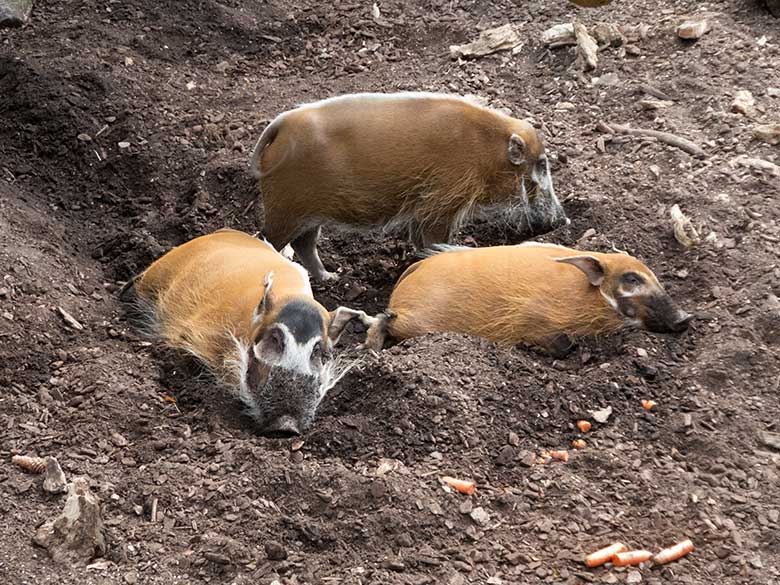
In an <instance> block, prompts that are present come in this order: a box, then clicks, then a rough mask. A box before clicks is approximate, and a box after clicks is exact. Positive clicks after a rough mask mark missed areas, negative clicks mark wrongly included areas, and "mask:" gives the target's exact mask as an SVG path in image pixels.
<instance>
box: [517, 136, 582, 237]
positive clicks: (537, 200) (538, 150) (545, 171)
mask: <svg viewBox="0 0 780 585" xmlns="http://www.w3.org/2000/svg"><path fill="white" fill-rule="evenodd" d="M508 152H509V162H510V163H512V164H513V165H515V166H516V167H518V170H519V171H520V170H522V172H523V175H522V177H521V180H520V193H519V197H518V199H519V203H517V204H516V205H513V206H512V208H511V210H510V212H509V213H510V216H511V217H510V222H512V223H514V224H515V225H517V228H518V230H520V231H522V230H528V231H530V232H531V234H530V235H540V234H545V233H547V232H550V231H552V230H554V229H556V228H558V227H560V226H563V225H568V224H570V223H571V220H569V218H568V217H566V212H565V211H564V209H563V206H562V205H561V202H560V201H558V197H557V196H556V195H555V188H554V187H553V180H552V174H551V172H550V162H549V160H548V158H547V154H546V153H545V152H544V149H543V148H542V146H541V144H537V145H535V147H533V148H532V147H531V145H528V144H527V143H526V141H525V140H524V139H523V138H522V137H521V136H519V135H517V134H513V135H512V137H511V138H510V139H509V151H508Z"/></svg>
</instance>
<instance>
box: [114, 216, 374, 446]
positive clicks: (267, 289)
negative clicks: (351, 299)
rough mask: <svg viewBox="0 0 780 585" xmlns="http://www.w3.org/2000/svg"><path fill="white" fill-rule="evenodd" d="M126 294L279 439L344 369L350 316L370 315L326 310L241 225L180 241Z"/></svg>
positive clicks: (140, 317) (304, 419)
mask: <svg viewBox="0 0 780 585" xmlns="http://www.w3.org/2000/svg"><path fill="white" fill-rule="evenodd" d="M120 294H121V298H122V300H123V301H125V302H127V303H129V305H130V308H131V311H130V313H131V316H133V317H134V318H135V319H136V321H137V322H138V324H140V325H141V326H142V329H144V330H145V332H147V333H149V334H151V335H154V336H157V337H159V338H161V339H162V340H163V341H164V342H165V343H166V344H167V345H169V346H171V347H174V348H176V349H179V350H183V351H186V352H189V353H190V354H192V355H194V356H195V357H196V358H198V359H199V360H201V361H202V362H203V363H205V364H206V366H208V368H209V369H210V370H211V371H212V372H213V373H214V375H215V378H216V379H217V380H219V381H221V382H224V383H226V385H227V386H228V388H229V389H230V390H232V391H233V393H234V394H235V395H236V396H237V397H238V398H239V399H240V400H241V401H242V402H243V403H244V404H245V405H246V407H247V409H248V414H249V415H250V416H252V417H253V418H254V419H255V421H256V422H257V425H258V427H259V430H260V431H261V432H263V433H264V434H266V435H269V436H274V437H288V436H293V435H297V434H300V433H301V432H303V431H304V430H306V428H307V427H308V426H309V425H310V424H311V422H312V420H313V419H314V415H315V412H316V410H317V406H318V405H319V403H320V400H321V399H322V398H323V396H324V395H325V393H326V392H327V391H328V390H329V389H330V388H331V387H332V386H333V385H334V384H335V383H336V382H337V381H338V379H339V378H340V376H341V375H343V368H341V371H339V368H338V367H336V365H335V362H334V360H333V359H332V353H331V350H332V347H333V344H334V343H335V342H336V341H337V340H338V337H339V335H340V334H341V332H342V330H343V328H344V326H345V325H346V324H347V323H348V322H349V320H350V319H351V318H353V317H361V318H363V319H365V313H362V312H359V311H353V310H351V309H347V308H345V307H339V308H338V309H336V310H335V311H332V312H328V311H327V310H326V309H325V308H324V307H323V306H322V305H320V304H319V303H318V302H317V301H315V300H314V297H313V296H312V291H311V287H310V285H309V278H308V275H307V274H306V271H305V270H304V269H303V267H301V266H300V265H298V264H295V263H293V262H291V261H289V260H287V259H286V258H284V257H283V256H282V255H281V254H280V253H279V252H277V251H276V250H274V248H273V246H271V245H270V244H268V243H267V242H263V241H261V240H258V239H257V238H254V237H252V236H250V235H248V234H245V233H242V232H238V231H235V230H220V231H217V232H214V233H213V234H209V235H206V236H201V237H199V238H195V239H194V240H190V241H189V242H187V243H185V244H182V245H181V246H178V247H177V248H174V249H173V250H171V251H170V252H168V253H167V254H165V255H164V256H163V257H162V258H160V259H159V260H157V261H156V262H154V263H153V264H152V265H151V266H149V268H147V269H146V270H145V271H144V272H143V273H141V274H140V275H138V276H136V277H135V278H134V279H132V280H131V281H130V282H128V283H127V284H126V285H125V286H124V287H123V289H122V291H121V293H120Z"/></svg>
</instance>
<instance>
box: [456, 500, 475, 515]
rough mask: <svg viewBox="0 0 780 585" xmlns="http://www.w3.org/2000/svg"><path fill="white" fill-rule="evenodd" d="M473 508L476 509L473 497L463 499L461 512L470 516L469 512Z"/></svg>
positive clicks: (459, 508) (459, 509) (460, 507)
mask: <svg viewBox="0 0 780 585" xmlns="http://www.w3.org/2000/svg"><path fill="white" fill-rule="evenodd" d="M472 510H474V504H473V502H472V501H471V499H468V500H463V501H462V502H461V503H460V506H459V507H458V512H460V513H461V514H463V515H464V516H468V515H469V514H471V512H472Z"/></svg>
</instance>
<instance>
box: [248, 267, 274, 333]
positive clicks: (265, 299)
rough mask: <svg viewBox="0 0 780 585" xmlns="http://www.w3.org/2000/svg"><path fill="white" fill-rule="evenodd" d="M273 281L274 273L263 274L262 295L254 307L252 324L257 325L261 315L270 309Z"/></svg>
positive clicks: (261, 318)
mask: <svg viewBox="0 0 780 585" xmlns="http://www.w3.org/2000/svg"><path fill="white" fill-rule="evenodd" d="M273 283H274V273H273V272H269V273H268V274H266V275H265V281H264V283H263V296H262V297H261V298H260V302H259V303H257V306H256V307H255V313H254V315H252V325H254V326H257V325H259V324H260V321H262V320H263V315H265V314H266V313H267V312H268V311H270V310H271V307H272V302H271V286H272V285H273Z"/></svg>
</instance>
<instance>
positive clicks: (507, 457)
mask: <svg viewBox="0 0 780 585" xmlns="http://www.w3.org/2000/svg"><path fill="white" fill-rule="evenodd" d="M514 459H515V450H514V449H513V448H512V447H511V446H510V445H504V446H503V447H501V450H500V451H499V452H498V457H496V464H497V465H509V464H511V463H512V461H514Z"/></svg>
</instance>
